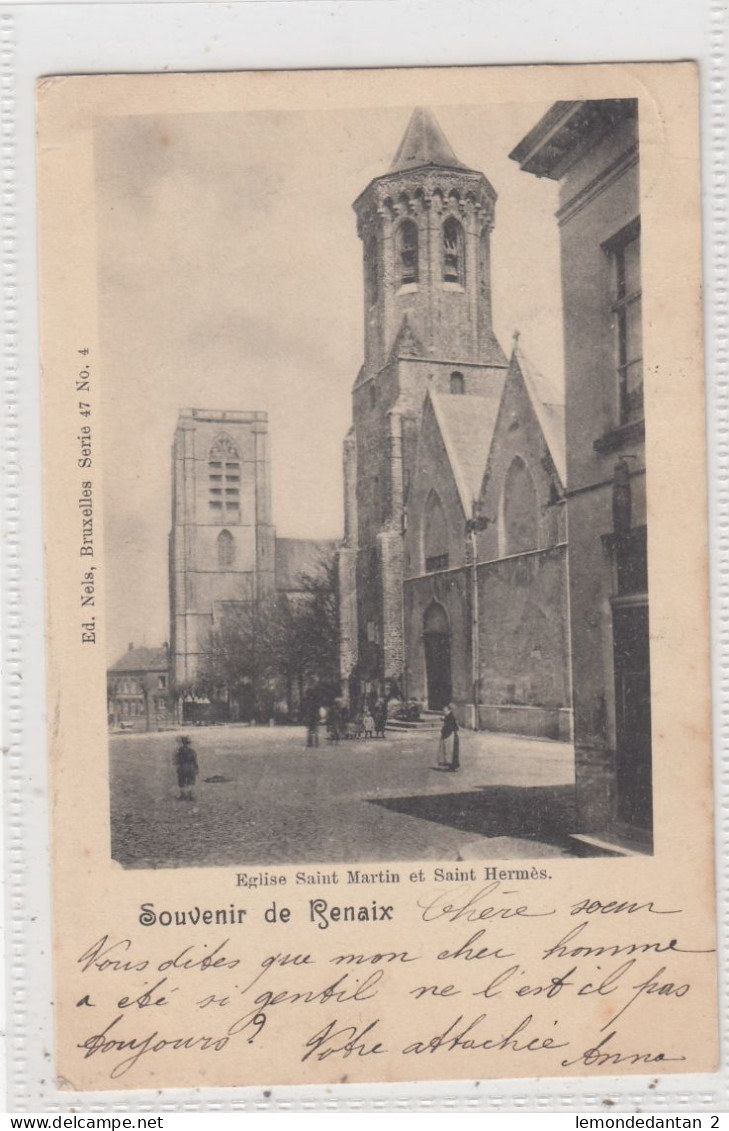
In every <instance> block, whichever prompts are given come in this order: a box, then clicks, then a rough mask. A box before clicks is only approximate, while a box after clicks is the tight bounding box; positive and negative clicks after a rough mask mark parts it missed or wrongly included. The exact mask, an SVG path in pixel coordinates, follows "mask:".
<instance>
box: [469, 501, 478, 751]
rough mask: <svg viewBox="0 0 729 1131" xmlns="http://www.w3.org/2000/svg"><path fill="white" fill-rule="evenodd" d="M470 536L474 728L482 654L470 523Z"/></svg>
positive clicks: (472, 534)
mask: <svg viewBox="0 0 729 1131" xmlns="http://www.w3.org/2000/svg"><path fill="white" fill-rule="evenodd" d="M468 538H469V542H470V547H471V675H472V677H473V729H474V730H478V729H479V688H480V684H481V670H480V663H481V656H480V652H479V639H478V619H479V618H478V565H477V556H476V528H475V524H474V523H473V522H472V523H469V530H468Z"/></svg>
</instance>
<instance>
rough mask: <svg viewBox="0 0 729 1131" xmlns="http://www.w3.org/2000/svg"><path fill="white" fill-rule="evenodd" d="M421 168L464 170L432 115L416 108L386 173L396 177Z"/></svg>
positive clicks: (422, 107) (465, 166)
mask: <svg viewBox="0 0 729 1131" xmlns="http://www.w3.org/2000/svg"><path fill="white" fill-rule="evenodd" d="M423 165H441V166H443V167H444V168H446V169H467V168H468V166H467V165H464V164H463V162H462V161H459V160H458V158H457V157H456V155H455V153H454V152H453V149H452V148H451V143H450V142H449V141H448V138H447V137H446V135H445V134H444V133H443V130H442V129H441V128H440V126H439V125H438V122H437V120H436V118H435V115H434V114H433V113H432V111H430V110H428V109H427V108H426V107H424V106H418V107H416V109H415V110H413V112H412V115H411V117H410V121H409V122H408V127H407V129H406V130H405V134H404V136H403V139H402V141H401V142H400V145H399V146H398V149H397V153H396V154H395V157H394V159H393V162H392V165H391V166H390V170H389V171H390V172H391V173H400V172H403V171H404V170H406V169H419V168H421V167H422V166H423Z"/></svg>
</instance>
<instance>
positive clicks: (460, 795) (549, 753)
mask: <svg viewBox="0 0 729 1131" xmlns="http://www.w3.org/2000/svg"><path fill="white" fill-rule="evenodd" d="M186 733H189V734H190V736H191V738H192V741H193V745H194V747H195V749H196V750H197V754H198V760H199V764H200V777H199V779H198V784H197V787H196V790H195V800H194V801H192V802H191V801H182V800H180V799H179V789H178V787H177V779H176V775H175V770H174V762H173V755H174V751H175V748H176V745H177V741H176V740H177V733H176V732H166V733H161V734H157V733H151V734H133V735H112V736H111V738H110V765H111V810H112V855H113V857H114V859H116V860H118V861H119V863H120V864H122V865H123V866H124V867H128V868H170V867H195V866H205V865H207V866H210V865H235V866H250V865H257V866H262V867H270V866H274V865H281V864H302V865H303V864H317V863H321V864H326V863H334V862H339V863H357V864H364V863H367V862H370V861H372V862H374V861H385V860H392V861H395V860H412V861H418V860H442V861H444V862H449V861H456V860H465V859H498V860H510V859H518V858H528V859H536V858H540V857H547V856H566V855H571V850H570V847H569V842H568V839H567V836H568V834H569V833H570V832H571V831H573V828H574V822H573V807H574V759H573V751H572V747H571V746H569V745H567V744H565V743H558V742H547V741H540V740H536V739H526V738H517V737H512V736H509V735H498V734H492V733H488V734H487V733H483V732H480V733H473V732H471V731H464V730H462V731H461V732H460V738H461V770H460V772H459V773H455V774H454V773H444V772H442V771H438V769H437V768H436V763H437V747H438V732H437V731H435V732H433V731H431V732H428V733H422V732H421V733H417V734H396V735H390V734H389V733H388V736H387V738H385V739H384V740H383V739H370V740H367V741H365V740H361V739H360V740H358V741H353V740H350V741H347V742H340V743H339V744H337V745H331V744H330V743H329V742H328V741H327V740H326V738H325V737H324V735H323V734H322V738H321V745H320V746H319V747H318V748H313V749H309V748H307V746H306V743H305V731H304V729H303V728H299V727H271V728H269V727H246V726H240V725H239V726H225V727H200V728H194V727H193V728H191V729H189V730H188V731H186ZM211 779H212V780H211ZM216 779H217V780H216Z"/></svg>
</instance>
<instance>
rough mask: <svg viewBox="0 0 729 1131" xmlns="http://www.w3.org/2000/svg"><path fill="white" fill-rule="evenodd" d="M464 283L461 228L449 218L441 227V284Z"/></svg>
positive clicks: (462, 284)
mask: <svg viewBox="0 0 729 1131" xmlns="http://www.w3.org/2000/svg"><path fill="white" fill-rule="evenodd" d="M465 281H466V273H465V264H464V257H463V228H462V227H461V225H460V224H459V223H458V220H456V219H455V217H453V216H449V217H448V219H447V220H446V222H445V224H444V225H443V282H444V283H460V285H461V286H464V285H465Z"/></svg>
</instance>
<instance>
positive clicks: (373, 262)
mask: <svg viewBox="0 0 729 1131" xmlns="http://www.w3.org/2000/svg"><path fill="white" fill-rule="evenodd" d="M378 267H379V264H378V255H377V236H370V238H369V239H368V240H367V243H366V244H365V302H366V303H367V305H368V306H372V304H373V303H374V302H376V301H377V271H378Z"/></svg>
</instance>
